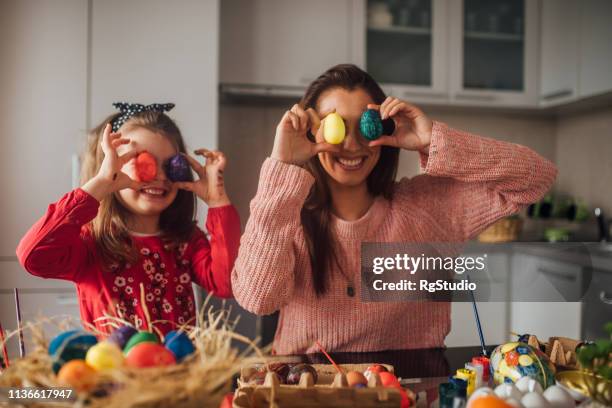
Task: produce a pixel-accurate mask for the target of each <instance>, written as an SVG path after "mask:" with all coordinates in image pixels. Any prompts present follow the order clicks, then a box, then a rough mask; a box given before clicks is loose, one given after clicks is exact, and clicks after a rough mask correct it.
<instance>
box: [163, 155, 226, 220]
mask: <svg viewBox="0 0 612 408" xmlns="http://www.w3.org/2000/svg"><path fill="white" fill-rule="evenodd" d="M194 153H195V154H197V155H199V156H203V157H204V158H205V159H206V164H204V165H201V164H200V163H199V162H198V161H197V160H196V159H194V158H193V157H191V156H189V155H187V154H185V155H184V156H185V157H186V158H187V160H188V161H189V164H190V165H191V168H192V169H193V171H195V172H196V174H197V175H198V180H196V181H179V182H176V183H174V184H175V185H176V186H177V187H178V188H181V189H183V190H187V191H191V192H192V193H194V194H195V195H197V196H198V197H199V198H200V199H201V200H202V201H204V202H205V203H206V204H208V207H210V208H214V207H222V206H224V205H229V204H231V202H230V199H229V197H228V196H227V193H226V192H225V183H224V181H223V170H225V165H226V164H227V159H226V158H225V155H224V154H223V153H221V152H220V151H210V150H206V149H198V150H196V151H195V152H194Z"/></svg>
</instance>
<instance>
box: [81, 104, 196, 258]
mask: <svg viewBox="0 0 612 408" xmlns="http://www.w3.org/2000/svg"><path fill="white" fill-rule="evenodd" d="M119 115H120V113H116V114H113V115H110V116H109V117H107V118H106V119H105V120H104V121H103V122H102V123H100V124H99V125H98V126H96V127H95V128H93V129H92V130H91V131H90V132H89V136H88V146H87V150H86V151H85V154H84V155H83V165H82V168H81V185H82V184H85V183H86V182H87V181H88V180H90V179H91V178H93V177H94V176H95V175H96V174H98V171H99V170H100V166H101V165H102V160H103V159H104V152H103V151H102V147H101V145H100V141H101V140H102V134H103V132H104V127H105V126H106V124H107V123H109V122H111V121H113V120H114V119H115V118H117V117H118V116H119ZM136 127H141V128H145V129H147V130H150V131H151V132H155V133H160V134H162V135H164V137H166V138H167V139H168V140H169V141H170V142H171V143H172V144H173V145H174V146H175V147H176V149H177V150H178V151H179V152H182V153H185V152H186V150H185V142H184V141H183V137H182V135H181V131H180V129H179V128H178V126H177V125H176V123H174V121H173V120H172V119H170V117H168V116H167V115H166V114H164V113H161V112H153V111H146V112H141V113H138V114H136V115H134V116H132V117H131V118H130V119H129V120H128V121H127V122H125V123H124V124H123V126H122V127H121V130H123V131H126V130H129V129H133V128H136ZM189 177H190V180H193V176H192V175H191V174H190V176H189ZM117 194H118V193H114V194H111V195H109V196H108V197H106V198H104V199H103V200H102V201H101V202H100V208H99V210H98V214H97V215H96V218H94V219H93V221H92V222H91V224H90V225H89V228H90V231H91V234H92V236H93V239H94V241H95V243H96V247H97V249H98V252H99V255H100V259H101V260H102V263H103V266H104V267H105V268H108V267H110V265H113V264H116V265H119V266H123V265H125V264H126V263H133V262H135V261H136V260H137V259H138V252H137V251H136V249H135V248H134V246H133V244H132V240H131V238H130V234H129V231H128V228H127V220H128V219H129V217H130V212H129V211H128V210H127V209H126V208H125V207H124V206H123V205H122V204H121V202H120V201H119V199H118V198H117ZM195 211H196V201H195V195H194V194H193V193H191V192H189V191H185V190H179V191H178V193H177V195H176V197H175V199H174V201H173V202H172V204H170V206H169V207H168V208H166V209H165V210H164V211H163V212H162V213H161V215H160V218H159V227H160V229H161V232H162V236H161V237H162V239H163V240H164V241H165V242H166V243H167V244H170V245H175V244H177V243H180V242H184V241H188V240H189V238H190V237H191V234H193V232H194V227H195Z"/></svg>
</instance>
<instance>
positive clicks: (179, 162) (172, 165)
mask: <svg viewBox="0 0 612 408" xmlns="http://www.w3.org/2000/svg"><path fill="white" fill-rule="evenodd" d="M165 171H166V176H168V178H169V179H170V180H172V181H189V180H190V179H191V166H189V162H188V161H187V159H186V158H185V156H183V155H182V154H180V153H179V154H177V155H175V156H172V157H171V158H169V159H168V160H167V161H166V164H165Z"/></svg>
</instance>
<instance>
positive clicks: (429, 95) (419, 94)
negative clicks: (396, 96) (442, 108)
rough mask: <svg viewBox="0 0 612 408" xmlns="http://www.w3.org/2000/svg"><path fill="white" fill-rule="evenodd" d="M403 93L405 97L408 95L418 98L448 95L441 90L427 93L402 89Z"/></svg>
mask: <svg viewBox="0 0 612 408" xmlns="http://www.w3.org/2000/svg"><path fill="white" fill-rule="evenodd" d="M403 95H404V97H406V98H410V97H417V98H419V97H420V98H436V99H440V98H446V97H447V96H448V94H445V93H443V92H433V93H427V92H410V91H404V92H403Z"/></svg>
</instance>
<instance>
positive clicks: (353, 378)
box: [346, 371, 368, 387]
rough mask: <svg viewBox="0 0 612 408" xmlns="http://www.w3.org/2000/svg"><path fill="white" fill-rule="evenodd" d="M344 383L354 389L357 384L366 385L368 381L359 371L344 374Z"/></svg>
mask: <svg viewBox="0 0 612 408" xmlns="http://www.w3.org/2000/svg"><path fill="white" fill-rule="evenodd" d="M346 382H348V385H349V387H354V386H355V385H357V384H363V385H367V384H368V380H367V379H366V378H365V376H364V375H363V374H361V373H360V372H359V371H349V372H348V373H346Z"/></svg>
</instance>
